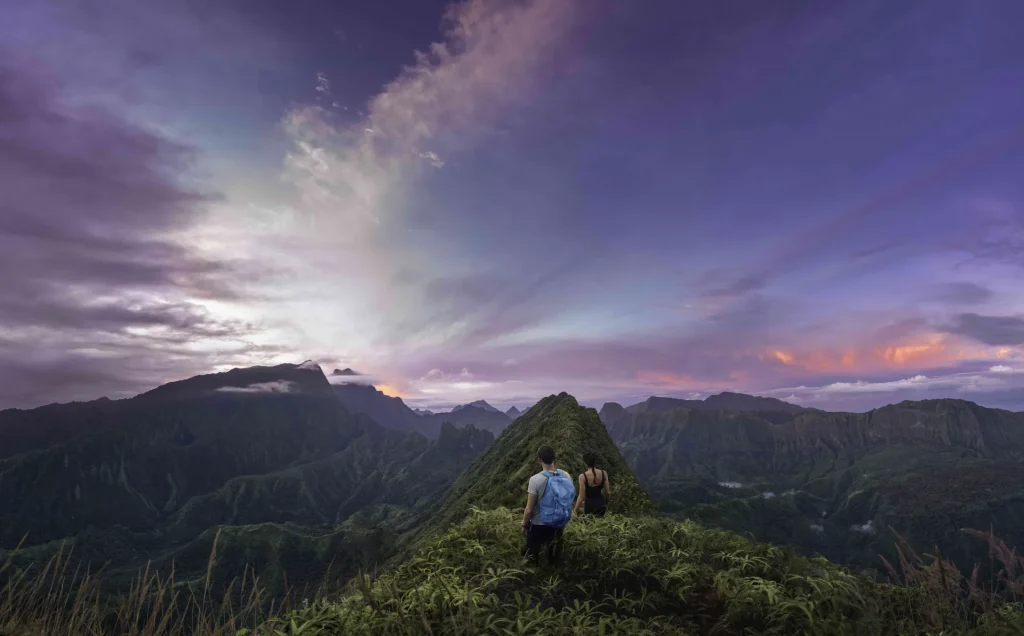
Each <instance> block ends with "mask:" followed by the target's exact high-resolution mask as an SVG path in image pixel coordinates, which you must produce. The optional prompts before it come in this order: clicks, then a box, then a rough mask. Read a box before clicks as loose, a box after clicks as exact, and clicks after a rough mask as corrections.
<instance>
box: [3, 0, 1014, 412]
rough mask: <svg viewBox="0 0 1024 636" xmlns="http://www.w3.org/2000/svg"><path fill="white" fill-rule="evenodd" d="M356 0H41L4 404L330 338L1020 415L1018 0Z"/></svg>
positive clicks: (541, 391) (487, 359) (333, 356)
mask: <svg viewBox="0 0 1024 636" xmlns="http://www.w3.org/2000/svg"><path fill="white" fill-rule="evenodd" d="M351 4H353V3H342V4H341V5H339V3H335V2H330V1H329V0H311V2H309V3H305V4H303V5H302V6H301V7H299V6H292V5H290V4H286V3H283V2H275V1H274V0H262V1H260V2H242V1H241V0H227V1H226V2H222V3H216V5H203V6H197V5H195V4H194V3H187V2H183V1H181V0H172V1H169V2H165V3H161V4H160V5H159V6H152V5H138V4H137V3H132V2H130V1H129V0H111V1H110V2H104V3H97V4H96V5H95V6H94V5H92V4H89V3H88V2H87V3H86V4H84V5H83V4H81V3H73V2H66V3H61V2H58V3H52V4H50V3H47V4H41V3H38V2H33V1H31V0H15V3H14V6H13V7H12V8H11V9H10V10H9V11H8V12H6V14H7V15H6V16H5V17H6V18H8V19H7V20H5V21H4V24H2V25H0V139H3V140H5V148H6V149H7V150H8V151H7V152H5V153H3V155H0V188H2V189H3V191H4V192H5V195H6V196H5V204H6V205H5V207H4V210H3V212H2V213H0V270H2V271H4V272H13V273H16V275H8V276H5V277H2V278H0V325H2V327H0V409H6V408H34V407H37V406H42V405H45V404H50V403H55V402H70V401H87V400H92V399H98V398H100V397H109V398H111V399H118V398H123V397H129V396H132V395H136V394H138V393H141V392H143V391H145V390H148V389H151V388H154V387H156V386H159V385H161V384H164V383H167V382H170V381H174V380H178V379H183V378H187V377H191V376H195V375H199V374H205V373H212V372H218V371H225V370H227V369H230V368H232V367H248V366H255V365H272V364H278V363H285V362H293V361H294V360H296V359H303V358H310V359H312V360H315V361H316V362H317V363H318V364H320V365H321V366H322V368H324V369H330V370H333V369H335V368H337V369H345V368H352V369H356V370H357V371H358V372H360V373H363V374H365V376H364V377H365V378H366V380H367V381H368V382H371V383H373V384H374V386H376V387H377V388H378V389H379V390H381V391H382V392H384V393H385V394H388V395H393V396H397V397H401V398H402V399H403V401H405V403H406V404H408V405H409V406H410V407H415V408H423V409H428V410H436V408H437V405H449V407H448V408H450V407H451V406H454V405H458V404H465V403H469V402H472V401H475V400H479V399H486V400H487V401H488V402H490V403H491V404H493V405H495V406H498V405H505V407H504V408H501V407H499V408H501V410H503V411H504V410H506V409H507V406H509V405H516V406H518V407H520V408H521V407H522V406H523V405H524V404H525V405H527V406H529V405H532V404H533V403H534V402H535V401H536V399H539V397H543V396H544V395H549V394H551V393H552V389H554V388H558V390H557V391H554V393H560V392H562V391H565V392H567V393H570V394H571V395H573V396H575V397H576V398H577V399H578V400H580V402H581V403H582V404H587V405H591V404H596V403H603V402H606V401H607V402H618V403H620V404H633V403H637V402H640V401H642V400H643V399H645V398H646V397H647V396H652V395H655V396H663V397H677V398H688V397H689V398H691V399H692V397H695V396H700V398H699V399H702V398H703V397H706V396H708V395H711V394H716V393H720V392H723V391H734V392H737V393H745V394H750V395H760V396H764V397H774V398H778V399H781V400H784V401H787V402H792V403H794V404H799V405H801V406H809V407H814V408H820V409H823V410H830V411H849V412H864V411H868V410H870V409H872V408H877V407H879V406H883V405H886V404H895V403H898V402H901V401H903V400H920V399H933V398H953V399H966V400H970V401H973V402H976V403H978V404H981V405H984V406H990V407H993V408H1003V409H1008V410H1012V411H1024V286H1022V285H1021V284H1020V281H1021V280H1024V191H1022V188H1021V185H1020V179H1019V175H1020V174H1021V173H1022V171H1024V119H1022V117H1021V115H1020V113H1022V112H1024V84H1022V83H1021V82H1019V81H1016V79H1017V78H1019V77H1020V76H1021V75H1022V74H1024V40H1022V39H1021V38H1019V36H1018V35H1019V34H1017V33H1016V30H1015V28H1014V27H1015V25H1017V24H1020V23H1021V20H1022V19H1024V4H1021V3H1019V2H1013V1H1012V0H996V1H995V2H992V3H986V4H985V5H984V6H979V5H964V4H963V3H961V2H957V1H956V0H938V1H936V2H916V3H908V4H905V5H900V6H898V7H897V6H892V4H891V3H888V2H885V1H884V0H867V1H863V2H853V1H848V2H838V3H830V4H828V5H820V6H818V5H812V6H796V5H785V6H783V5H780V4H772V5H770V6H769V5H766V6H756V7H750V6H745V5H740V6H743V9H742V10H737V8H736V7H734V6H732V5H730V4H729V3H716V4H713V5H707V4H706V3H672V2H653V3H644V4H643V5H638V4H635V3H630V4H625V5H624V4H622V3H617V2H613V1H612V0H586V2H585V0H547V1H544V2H541V1H540V0H471V1H467V2H445V1H442V0H417V1H413V0H381V1H379V2H376V3H371V4H369V5H366V6H346V5H351ZM598 408H599V407H598Z"/></svg>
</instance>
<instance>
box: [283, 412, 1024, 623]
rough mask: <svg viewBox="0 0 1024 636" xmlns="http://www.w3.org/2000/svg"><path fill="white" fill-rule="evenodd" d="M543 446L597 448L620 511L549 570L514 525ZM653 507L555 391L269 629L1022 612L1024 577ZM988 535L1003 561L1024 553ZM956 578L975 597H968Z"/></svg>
mask: <svg viewBox="0 0 1024 636" xmlns="http://www.w3.org/2000/svg"><path fill="white" fill-rule="evenodd" d="M542 443H550V444H551V445H553V446H554V447H555V449H556V452H557V453H558V454H559V455H560V457H561V460H559V463H561V464H563V465H564V466H565V467H566V468H568V470H569V471H570V472H573V473H574V472H576V471H577V470H580V469H582V462H581V460H580V456H581V454H582V453H583V452H584V451H587V450H591V451H596V452H598V453H600V454H601V455H602V465H603V466H606V467H608V469H609V472H610V473H611V475H612V480H613V488H612V490H613V495H612V497H613V498H612V505H613V507H616V508H617V509H618V512H619V513H621V514H611V515H607V516H605V517H602V518H590V517H586V516H584V517H582V518H578V519H574V520H573V521H572V522H571V523H569V525H568V526H566V528H565V530H564V533H563V536H562V538H561V541H562V542H563V544H564V546H565V549H564V550H563V554H562V559H561V561H560V562H559V563H558V564H557V565H553V566H552V565H548V564H546V563H543V562H541V563H537V564H524V563H523V561H522V540H521V538H520V536H519V520H520V519H521V514H522V512H521V511H522V506H523V502H524V501H525V484H526V480H527V478H528V477H529V475H530V474H532V473H533V472H535V471H536V470H537V468H538V466H537V463H536V461H535V460H534V459H533V456H534V454H535V452H536V448H537V447H538V446H539V445H540V444H542ZM652 508H653V506H652V504H651V501H650V500H649V499H648V497H647V495H646V494H645V493H644V491H643V489H642V488H641V487H640V486H639V485H638V484H637V482H636V480H635V478H634V477H633V476H632V474H631V472H630V470H629V468H628V467H627V466H626V465H625V462H624V460H623V458H622V457H621V456H620V455H619V453H618V452H617V450H616V449H615V447H614V445H613V444H612V442H611V439H610V438H609V436H608V435H607V433H606V431H605V430H604V428H603V426H602V425H601V423H600V421H599V419H598V417H597V413H596V412H595V411H594V410H592V409H586V408H583V407H581V406H580V405H579V404H578V403H577V402H576V400H575V399H573V398H572V397H571V396H569V395H566V394H564V393H563V394H561V395H557V396H550V397H548V398H545V399H544V400H542V401H541V402H540V403H538V404H537V405H536V406H534V407H533V408H531V409H530V410H529V411H528V412H527V413H526V414H525V415H524V416H523V417H520V418H519V419H517V420H516V422H514V423H513V424H512V425H510V426H509V427H508V428H507V429H506V430H505V431H504V432H503V433H502V434H501V436H499V437H498V439H497V440H495V442H494V443H493V444H492V445H491V446H490V447H489V448H488V450H487V451H485V452H484V453H483V454H482V455H480V456H479V457H478V458H477V459H476V460H475V461H474V462H473V463H472V464H471V465H470V466H469V467H468V468H467V469H466V471H465V472H464V473H463V474H462V475H461V476H460V477H459V478H458V480H457V481H456V483H455V485H454V486H452V488H451V490H450V491H449V493H448V495H447V496H446V497H445V499H444V502H443V504H442V508H441V510H440V512H439V513H438V514H437V515H436V517H435V518H434V521H433V522H432V524H431V531H430V532H426V533H424V534H423V535H422V536H423V538H422V539H421V540H419V541H418V542H417V543H416V544H415V545H413V546H412V548H413V549H412V550H411V551H410V552H409V553H407V554H405V555H403V558H398V559H396V561H395V562H393V563H392V564H391V566H390V567H389V568H387V569H386V570H385V571H383V572H381V573H380V574H378V575H377V576H376V577H365V578H362V577H361V578H360V579H359V581H358V583H357V584H356V585H352V586H350V587H349V589H348V591H347V592H345V593H344V594H343V596H342V597H341V598H340V599H327V600H324V601H322V602H319V603H310V604H309V606H308V607H305V606H304V607H303V608H302V609H296V610H294V611H293V612H292V613H290V614H288V615H286V616H284V617H282V618H281V619H280V620H279V621H277V622H276V625H282V626H292V629H297V627H296V626H299V625H301V626H302V630H303V631H310V632H312V633H341V632H342V631H344V633H365V634H372V633H446V634H447V633H460V634H474V633H484V632H488V633H506V632H507V633H512V632H513V631H514V632H515V633H537V634H570V633H575V634H590V633H593V634H597V633H614V634H634V633H648V634H669V635H678V636H682V635H683V634H711V633H721V634H773V633H774V634H897V633H901V634H918V633H921V634H923V633H940V632H941V633H970V634H974V635H975V636H983V635H987V634H991V635H993V636H994V635H995V634H1004V633H1005V634H1010V633H1013V632H1014V631H1015V629H1014V628H1015V626H1016V625H1019V624H1020V621H1021V620H1024V612H1022V609H1021V607H1020V604H1019V603H1014V602H1013V601H1015V600H1016V599H1017V598H1018V596H1017V595H1018V594H1019V592H1016V591H1014V590H1015V589H1016V587H1015V586H1019V584H1020V582H1021V581H1024V579H1019V578H1017V579H1015V581H1014V582H1013V583H1012V584H1009V585H1008V584H1005V583H1000V584H997V585H998V586H1000V589H1001V590H1002V591H1001V592H999V593H997V594H991V593H988V592H985V591H983V590H982V589H981V588H979V587H978V586H977V585H975V586H973V587H972V586H971V583H970V582H969V581H968V580H965V579H964V577H962V576H961V575H960V574H959V573H958V572H956V570H955V569H953V568H951V566H949V565H948V564H947V563H946V562H940V563H937V564H932V565H927V566H926V565H924V564H920V563H918V562H917V561H916V560H914V559H913V558H912V557H909V560H907V559H905V560H904V561H903V562H902V563H903V566H902V567H904V571H905V572H906V575H905V578H906V581H907V586H906V587H896V586H893V585H890V584H881V583H876V582H875V581H874V580H873V579H869V578H867V577H861V576H857V575H854V574H852V573H851V572H849V571H848V570H846V569H844V568H841V567H838V566H836V565H834V564H832V563H829V562H828V561H826V560H825V559H807V558H802V557H799V556H797V555H795V554H793V552H792V551H790V550H781V549H779V548H777V547H774V546H771V545H768V544H764V543H761V544H757V543H753V542H751V541H749V540H747V539H745V538H741V537H740V536H738V535H736V534H733V533H730V532H725V531H721V530H716V529H711V528H707V527H703V526H701V525H699V524H697V523H694V522H693V521H683V522H681V523H680V522H676V521H673V520H671V519H669V518H665V517H658V516H655V515H654V514H652ZM979 543H982V542H979ZM992 546H993V549H994V552H998V553H999V554H1001V555H1002V557H1001V558H1002V559H1003V560H1004V561H1005V562H1006V563H1007V564H1009V565H1007V567H1008V568H1015V567H1017V564H1018V563H1020V564H1024V560H1020V559H1018V558H1017V557H1016V556H1015V555H1013V554H1011V553H1010V551H1009V550H1005V547H1004V546H1000V545H999V544H998V542H995V541H993V543H992ZM894 574H895V573H894ZM897 576H898V575H897ZM1011 576H1015V575H1011ZM964 589H970V590H971V592H970V594H971V598H974V599H976V602H975V603H972V604H968V603H967V602H966V601H965V600H964V599H965V592H963V590H964ZM993 589H995V588H993ZM428 599H429V600H428ZM467 599H469V600H467ZM599 599H603V600H599ZM993 610H996V611H997V612H998V615H997V614H996V612H995V611H993ZM972 627H976V628H978V629H976V630H972V629H969V628H972ZM289 633H291V632H289Z"/></svg>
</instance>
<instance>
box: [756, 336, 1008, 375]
mask: <svg viewBox="0 0 1024 636" xmlns="http://www.w3.org/2000/svg"><path fill="white" fill-rule="evenodd" d="M991 356H992V352H991V351H987V350H980V349H968V348H965V347H964V346H961V345H960V344H959V343H958V342H957V341H955V340H952V339H950V338H948V337H947V336H942V335H939V334H930V335H926V336H922V337H917V338H913V339H909V340H905V341H900V342H893V343H884V344H882V345H871V344H867V343H864V344H860V345H857V346H853V347H849V346H847V347H837V348H834V349H833V348H823V349H810V350H789V351H783V350H778V349H773V350H771V351H770V353H769V357H771V358H774V359H776V360H778V361H779V362H781V363H783V364H785V365H787V366H792V367H801V368H803V369H805V370H807V371H814V372H826V373H836V372H841V371H871V370H878V369H885V368H897V367H904V366H914V367H922V368H925V367H931V366H938V365H943V364H948V363H950V362H953V361H956V360H963V359H967V358H978V359H984V358H988V357H991Z"/></svg>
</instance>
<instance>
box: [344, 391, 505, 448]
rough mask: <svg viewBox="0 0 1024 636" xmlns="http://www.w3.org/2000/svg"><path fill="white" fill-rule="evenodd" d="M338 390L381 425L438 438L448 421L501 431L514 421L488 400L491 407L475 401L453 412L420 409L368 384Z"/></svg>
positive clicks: (352, 405)
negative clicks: (409, 405)
mask: <svg viewBox="0 0 1024 636" xmlns="http://www.w3.org/2000/svg"><path fill="white" fill-rule="evenodd" d="M334 393H335V395H336V396H337V397H338V399H340V400H341V402H342V403H343V404H344V405H345V406H347V407H348V408H350V409H352V410H353V411H355V412H357V413H363V414H365V415H367V416H369V417H370V418H371V419H373V421H375V422H377V423H379V424H380V425H381V426H384V427H386V428H393V429H396V430H400V431H416V432H418V433H422V434H423V435H426V436H427V437H429V438H436V437H437V436H438V433H439V432H440V430H441V425H442V424H443V423H445V422H450V423H452V424H455V425H457V426H467V425H472V426H474V427H476V428H478V429H481V430H486V431H490V432H491V433H493V434H494V435H497V434H499V433H501V431H502V430H504V428H505V427H506V426H508V424H509V423H510V422H511V421H512V419H511V418H510V417H508V416H507V415H505V414H504V413H502V412H501V411H499V410H497V409H495V408H494V407H491V406H490V405H489V404H487V403H486V402H484V404H487V406H488V407H490V408H489V409H487V408H483V407H481V406H479V405H478V403H472V404H464V405H462V406H460V407H457V408H456V409H455V410H453V411H452V412H450V413H428V412H420V413H417V412H416V411H415V410H413V409H411V408H409V407H408V406H407V405H406V404H405V402H403V401H402V399H401V398H397V397H389V396H387V395H384V394H383V393H381V392H380V391H378V390H377V389H376V388H374V387H373V386H370V385H367V384H354V383H345V384H336V385H334ZM481 401H482V400H481Z"/></svg>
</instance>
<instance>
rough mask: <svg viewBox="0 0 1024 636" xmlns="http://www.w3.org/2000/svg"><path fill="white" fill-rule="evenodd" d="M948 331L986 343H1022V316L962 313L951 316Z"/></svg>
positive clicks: (1023, 325)
mask: <svg viewBox="0 0 1024 636" xmlns="http://www.w3.org/2000/svg"><path fill="white" fill-rule="evenodd" d="M947 328H948V330H949V332H950V333H955V334H960V335H963V336H967V337H969V338H973V339H975V340H978V341H979V342H984V343H985V344H988V345H1019V344H1024V318H1022V317H1020V316H982V315H979V314H974V313H963V314H959V315H958V316H956V317H954V318H953V321H952V324H950V325H949V326H948V327H947Z"/></svg>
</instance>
